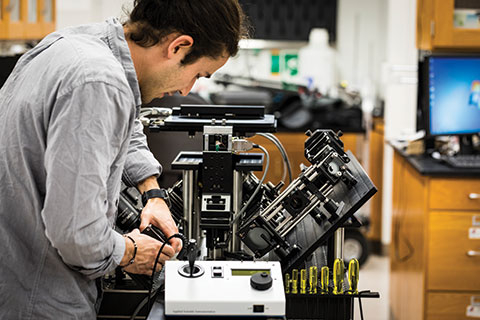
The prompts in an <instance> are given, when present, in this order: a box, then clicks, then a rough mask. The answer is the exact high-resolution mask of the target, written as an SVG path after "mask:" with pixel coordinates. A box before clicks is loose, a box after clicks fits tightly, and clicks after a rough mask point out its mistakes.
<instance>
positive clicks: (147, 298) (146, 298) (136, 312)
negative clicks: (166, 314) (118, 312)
mask: <svg viewBox="0 0 480 320" xmlns="http://www.w3.org/2000/svg"><path fill="white" fill-rule="evenodd" d="M155 294H156V292H154V293H153V294H152V296H154V295H155ZM149 298H151V297H150V295H149V296H148V297H145V299H143V300H142V301H141V302H140V303H139V304H138V306H137V308H136V309H135V311H133V314H132V316H131V317H130V320H135V318H136V317H137V315H138V313H139V312H140V310H142V308H143V307H144V306H145V304H147V302H148V301H149Z"/></svg>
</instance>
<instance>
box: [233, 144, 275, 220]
mask: <svg viewBox="0 0 480 320" xmlns="http://www.w3.org/2000/svg"><path fill="white" fill-rule="evenodd" d="M253 147H254V148H258V149H261V150H262V151H263V153H265V157H266V158H267V161H266V162H267V163H266V165H265V171H264V173H263V176H262V179H261V180H260V181H259V182H258V186H257V188H256V189H255V191H254V192H253V193H252V195H251V196H250V199H248V201H247V204H245V205H244V206H243V208H242V209H241V210H240V211H239V212H238V214H237V216H236V217H235V219H233V224H235V223H237V221H238V219H240V217H241V216H242V215H243V214H244V213H245V211H246V210H247V208H248V206H249V205H250V204H251V203H252V201H253V199H254V198H255V196H256V195H257V194H258V193H259V192H260V189H262V185H263V182H264V181H265V178H266V177H267V172H268V168H269V166H270V155H269V154H268V151H267V149H265V148H264V147H262V146H260V145H258V144H255V145H253Z"/></svg>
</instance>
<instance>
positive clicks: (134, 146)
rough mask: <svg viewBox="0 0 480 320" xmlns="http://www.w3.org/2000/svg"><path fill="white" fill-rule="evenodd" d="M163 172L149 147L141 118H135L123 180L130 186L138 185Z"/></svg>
mask: <svg viewBox="0 0 480 320" xmlns="http://www.w3.org/2000/svg"><path fill="white" fill-rule="evenodd" d="M161 172H162V166H161V165H160V163H159V162H158V161H157V160H156V159H155V157H154V156H153V154H152V153H151V152H150V149H149V148H148V144H147V137H146V136H145V134H144V133H143V124H142V122H141V121H140V120H139V119H135V126H134V129H133V133H132V137H131V139H130V145H129V148H128V153H127V160H126V161H125V168H124V171H123V181H124V182H125V183H126V184H127V185H128V186H130V187H136V186H137V185H138V183H139V182H141V181H143V180H145V179H146V178H148V177H151V176H157V177H158V176H159V175H160V173H161Z"/></svg>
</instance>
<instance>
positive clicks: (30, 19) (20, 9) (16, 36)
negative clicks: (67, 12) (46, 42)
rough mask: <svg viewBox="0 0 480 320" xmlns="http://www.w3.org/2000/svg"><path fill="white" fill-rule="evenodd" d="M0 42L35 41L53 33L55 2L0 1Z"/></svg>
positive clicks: (52, 0) (46, 0) (32, 0)
mask: <svg viewBox="0 0 480 320" xmlns="http://www.w3.org/2000/svg"><path fill="white" fill-rule="evenodd" d="M0 8H1V9H0V27H1V28H0V40H35V39H41V38H43V37H44V36H46V35H47V34H49V33H51V32H53V31H55V18H56V17H55V0H0Z"/></svg>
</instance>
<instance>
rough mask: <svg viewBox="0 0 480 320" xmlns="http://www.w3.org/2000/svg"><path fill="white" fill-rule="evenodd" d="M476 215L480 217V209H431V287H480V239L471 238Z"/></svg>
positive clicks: (457, 288) (429, 279) (456, 288)
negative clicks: (458, 210) (449, 210)
mask: <svg viewBox="0 0 480 320" xmlns="http://www.w3.org/2000/svg"><path fill="white" fill-rule="evenodd" d="M474 217H475V218H476V220H477V221H480V211H479V212H445V211H433V212H430V221H429V227H430V230H429V239H428V245H429V250H428V273H427V279H428V282H427V286H428V289H429V290H459V291H462V290H465V291H469V290H470V291H475V290H480V276H479V275H480V256H479V255H475V254H479V253H480V239H469V229H470V228H472V223H473V218H474ZM468 252H470V255H468V254H467V253H468Z"/></svg>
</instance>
